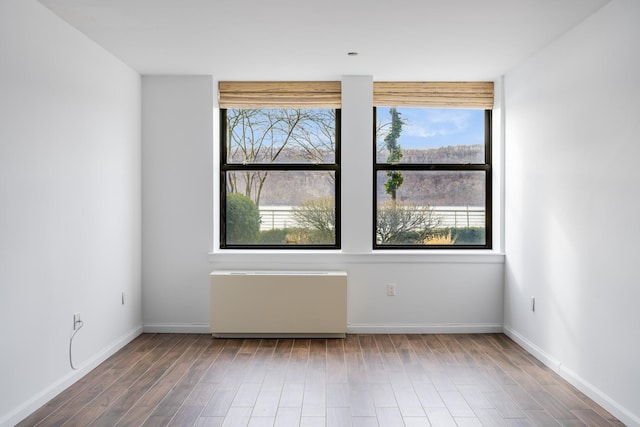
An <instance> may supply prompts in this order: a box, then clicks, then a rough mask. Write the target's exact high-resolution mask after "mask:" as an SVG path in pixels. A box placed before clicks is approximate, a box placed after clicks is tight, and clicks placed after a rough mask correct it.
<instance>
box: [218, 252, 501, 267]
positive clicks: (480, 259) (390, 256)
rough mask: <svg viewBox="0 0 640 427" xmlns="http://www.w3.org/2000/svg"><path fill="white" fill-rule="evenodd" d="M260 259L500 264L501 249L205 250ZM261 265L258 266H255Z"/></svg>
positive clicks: (238, 259) (227, 257) (222, 260)
mask: <svg viewBox="0 0 640 427" xmlns="http://www.w3.org/2000/svg"><path fill="white" fill-rule="evenodd" d="M247 256H250V257H251V264H255V263H259V262H264V263H266V264H278V263H283V262H285V263H286V264H288V265H291V264H334V265H335V264H336V263H338V264H380V263H393V264H431V263H433V264H504V258H505V256H504V253H501V252H495V251H491V250H459V251H458V250H450V251H403V250H398V251H372V252H362V253H358V252H341V251H306V250H305V251H300V250H298V251H292V250H291V251H286V250H282V251H279V250H278V251H266V250H265V251H259V250H218V251H215V252H212V253H210V254H209V262H210V263H211V264H220V265H226V264H229V263H246V262H247ZM259 269H262V268H259Z"/></svg>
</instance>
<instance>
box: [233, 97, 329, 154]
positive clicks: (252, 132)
mask: <svg viewBox="0 0 640 427" xmlns="http://www.w3.org/2000/svg"><path fill="white" fill-rule="evenodd" d="M226 140H227V159H226V160H227V163H230V164H247V163H249V164H251V163H253V164H256V163H310V164H316V163H335V159H336V156H335V151H336V111H335V110H333V109H229V110H227V135H226Z"/></svg>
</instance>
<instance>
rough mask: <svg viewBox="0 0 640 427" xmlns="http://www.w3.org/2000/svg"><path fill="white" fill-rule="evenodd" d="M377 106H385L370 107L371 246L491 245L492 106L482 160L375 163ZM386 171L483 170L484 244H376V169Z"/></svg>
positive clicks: (449, 247) (450, 247)
mask: <svg viewBox="0 0 640 427" xmlns="http://www.w3.org/2000/svg"><path fill="white" fill-rule="evenodd" d="M378 107H383V108H386V107H387V106H382V105H381V106H374V107H373V179H372V182H373V206H372V214H373V222H372V232H373V236H372V247H373V250H397V249H401V250H412V251H416V250H426V251H430V250H442V249H446V250H452V251H455V250H468V249H473V250H486V249H492V248H493V232H492V223H493V219H492V217H493V215H492V211H493V201H492V195H493V184H492V175H493V169H492V155H491V153H492V148H491V147H492V134H493V132H492V123H493V120H492V117H493V111H492V110H491V109H485V110H483V111H484V144H485V147H484V163H459V164H456V163H397V164H392V163H378V158H377V143H378V141H377V138H376V126H377V109H378ZM418 108H429V109H434V108H442V109H446V107H418ZM386 171H417V172H420V171H423V172H425V171H427V172H428V171H453V172H467V171H484V173H485V244H484V245H469V244H465V245H442V244H433V245H425V244H421V245H416V244H413V245H412V244H378V243H377V230H378V191H377V190H378V188H377V177H378V173H379V172H386Z"/></svg>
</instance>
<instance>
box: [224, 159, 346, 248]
mask: <svg viewBox="0 0 640 427" xmlns="http://www.w3.org/2000/svg"><path fill="white" fill-rule="evenodd" d="M226 175H227V176H226V178H227V181H226V182H227V207H226V213H227V215H226V232H227V233H226V238H227V241H226V242H227V244H249V245H292V246H293V245H299V244H307V245H309V244H313V245H334V244H335V241H336V233H335V214H336V209H335V192H334V188H335V173H334V172H328V171H264V170H262V171H233V172H227V174H226Z"/></svg>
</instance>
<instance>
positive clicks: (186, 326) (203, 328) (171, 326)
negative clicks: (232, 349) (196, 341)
mask: <svg viewBox="0 0 640 427" xmlns="http://www.w3.org/2000/svg"><path fill="white" fill-rule="evenodd" d="M142 330H143V332H144V333H148V334H210V333H211V331H210V330H209V324H208V323H145V324H144V325H143V326H142Z"/></svg>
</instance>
